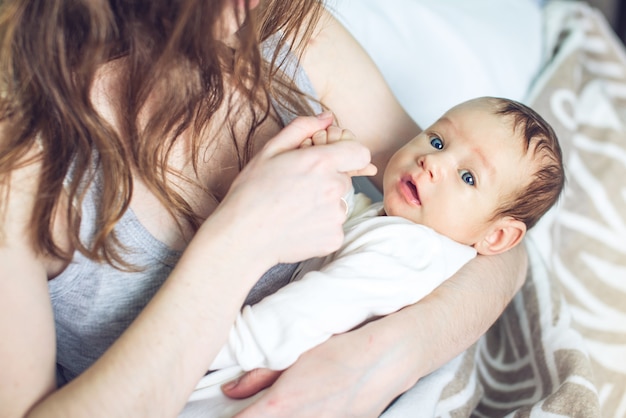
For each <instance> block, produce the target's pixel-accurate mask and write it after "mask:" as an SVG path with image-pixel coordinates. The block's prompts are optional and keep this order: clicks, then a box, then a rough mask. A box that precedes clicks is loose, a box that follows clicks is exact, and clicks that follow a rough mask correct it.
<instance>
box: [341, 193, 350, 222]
mask: <svg viewBox="0 0 626 418" xmlns="http://www.w3.org/2000/svg"><path fill="white" fill-rule="evenodd" d="M339 199H341V202H342V203H343V206H344V207H345V214H344V215H345V216H346V217H348V212H350V206H349V205H348V201H347V200H346V198H345V197H340V198H339Z"/></svg>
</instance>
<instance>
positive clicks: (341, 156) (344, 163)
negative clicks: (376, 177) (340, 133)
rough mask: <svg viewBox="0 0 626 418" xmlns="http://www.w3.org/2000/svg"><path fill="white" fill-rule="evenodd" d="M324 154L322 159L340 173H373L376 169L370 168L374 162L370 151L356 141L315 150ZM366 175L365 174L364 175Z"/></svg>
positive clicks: (328, 145)
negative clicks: (371, 162)
mask: <svg viewBox="0 0 626 418" xmlns="http://www.w3.org/2000/svg"><path fill="white" fill-rule="evenodd" d="M313 150H317V151H318V152H320V153H322V158H323V159H324V160H325V161H327V162H328V163H329V164H332V165H333V166H334V167H335V169H336V170H337V171H338V172H340V173H351V172H360V171H362V170H365V171H364V172H367V173H369V172H372V171H373V170H374V173H373V174H376V172H375V170H376V168H375V167H374V166H371V167H370V165H371V164H370V161H371V160H372V156H371V153H370V151H369V149H367V147H366V146H364V145H363V144H361V143H359V142H356V141H338V142H333V143H331V144H327V145H324V146H322V147H317V148H313ZM364 175H365V174H364Z"/></svg>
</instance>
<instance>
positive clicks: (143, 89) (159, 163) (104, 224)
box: [0, 0, 320, 266]
mask: <svg viewBox="0 0 626 418" xmlns="http://www.w3.org/2000/svg"><path fill="white" fill-rule="evenodd" d="M228 2H232V3H235V0H3V1H2V2H1V5H0V8H1V9H0V118H1V120H2V124H3V125H4V126H5V128H4V129H3V132H2V135H3V138H2V139H1V141H0V144H1V145H0V187H2V190H3V191H4V193H8V187H9V186H8V185H9V184H10V183H9V182H10V175H11V172H12V171H13V170H15V169H16V168H18V167H19V166H21V165H23V164H28V163H30V162H32V159H31V161H25V159H26V158H25V157H26V155H31V154H32V151H33V150H34V149H39V150H40V152H38V153H37V156H36V159H37V161H38V162H39V163H40V164H41V168H42V170H41V178H40V180H39V189H38V192H37V193H38V195H37V200H36V201H37V204H36V205H35V209H34V212H33V214H32V222H31V224H32V239H33V241H34V245H35V248H36V249H37V250H38V251H39V252H41V253H43V254H50V255H53V256H56V257H60V258H62V259H65V260H69V259H70V257H71V252H64V251H62V250H61V248H60V247H59V246H57V245H56V243H55V242H54V240H53V238H52V231H51V226H52V220H53V214H54V211H55V210H56V208H57V207H58V203H59V200H60V196H61V193H62V192H63V188H64V182H66V181H67V180H68V179H69V180H70V182H69V184H68V185H67V191H68V193H69V199H70V200H69V201H70V202H73V203H74V204H71V205H69V206H70V208H69V209H68V212H67V219H68V224H69V225H70V238H71V243H72V250H73V249H78V250H80V251H81V252H82V253H83V254H85V255H87V256H88V257H90V258H92V259H95V260H100V261H106V262H109V263H112V264H115V265H118V266H125V263H124V261H123V257H121V252H120V247H119V243H118V242H117V240H116V237H115V233H114V231H113V227H114V225H115V224H116V222H117V221H118V220H119V219H120V217H121V216H122V214H123V213H124V211H125V210H126V209H127V207H128V205H129V202H130V198H131V194H132V190H133V181H132V177H131V170H134V171H136V172H137V173H139V175H140V176H141V178H142V181H143V182H145V183H146V184H147V185H148V187H149V188H150V189H151V191H152V192H153V193H154V194H155V195H156V196H157V197H158V198H159V199H160V200H161V202H163V203H164V204H165V206H166V207H168V208H170V211H171V213H172V215H174V216H175V217H176V218H177V219H183V220H184V221H183V222H186V223H188V224H189V225H191V226H192V227H194V228H197V227H198V225H199V222H200V220H199V219H198V217H197V215H196V214H195V213H194V212H193V210H192V209H191V206H190V204H189V203H188V202H186V201H185V199H184V198H183V197H182V196H181V195H180V194H179V193H177V192H176V190H174V189H173V188H172V187H171V185H168V183H167V182H166V174H167V171H168V169H167V161H168V157H169V154H170V151H171V149H172V145H173V143H174V142H175V141H176V139H177V138H179V136H180V134H181V133H182V132H183V131H185V130H187V129H188V128H191V130H192V132H193V133H194V135H193V136H192V137H193V138H196V140H194V141H193V144H194V145H193V147H192V148H193V153H192V155H191V156H190V159H191V162H192V163H193V164H194V167H196V163H197V161H198V149H199V146H200V144H199V142H198V141H197V138H198V137H199V134H200V133H201V132H202V131H203V130H204V129H206V127H207V126H208V125H209V123H211V122H212V116H213V115H214V114H215V112H216V111H217V110H218V108H220V107H222V106H224V105H226V106H227V108H228V109H229V111H230V112H231V113H232V112H236V111H237V109H236V108H234V106H235V105H234V104H232V103H231V101H230V100H229V94H230V93H229V91H230V90H227V89H225V84H224V83H225V80H228V82H229V83H232V84H234V86H235V91H236V92H237V95H238V97H244V100H239V101H237V102H238V103H239V104H238V106H241V104H242V103H243V105H244V106H245V107H246V109H249V110H250V111H251V112H250V113H251V114H252V118H251V119H252V120H251V121H250V126H249V131H250V134H249V135H248V137H247V139H245V141H244V142H243V143H244V144H245V145H244V146H243V147H237V155H238V158H239V165H240V167H241V166H243V165H244V164H245V163H246V161H247V160H248V159H249V158H250V156H251V155H250V154H251V150H252V147H253V144H252V143H251V142H252V141H251V137H252V134H253V132H254V130H255V128H256V127H258V126H259V124H260V123H261V122H262V121H263V120H264V119H265V118H267V117H268V115H269V109H270V106H271V105H270V101H269V97H270V96H272V97H277V98H278V99H279V100H281V101H282V102H283V103H284V104H286V105H288V106H290V107H291V108H292V109H293V110H294V111H296V112H298V113H302V112H306V111H310V109H308V108H307V105H306V101H305V100H304V98H303V97H302V95H298V94H296V95H294V94H293V93H294V92H296V93H297V89H296V88H295V86H294V85H293V83H292V82H291V81H290V80H289V79H288V78H287V77H284V76H282V77H281V76H280V75H281V72H280V70H279V64H280V62H279V61H280V60H279V57H278V55H275V56H274V59H272V60H270V62H269V63H268V62H265V60H263V59H262V57H261V53H260V47H259V43H260V42H261V41H263V40H266V39H267V38H269V37H270V36H272V35H275V34H277V33H278V34H279V35H278V37H279V44H281V45H285V47H287V48H292V49H298V47H299V45H298V44H296V45H294V42H295V40H296V39H304V40H306V39H307V37H308V36H309V35H310V31H311V27H312V25H311V24H310V23H312V22H315V21H316V20H317V19H318V17H319V13H320V4H319V2H318V1H315V0H297V1H296V0H289V1H284V0H267V1H263V0H262V1H261V5H260V6H259V7H257V8H256V9H254V10H252V11H250V10H249V0H245V1H243V3H244V4H245V7H244V9H243V10H242V11H241V13H240V14H241V15H240V16H239V18H240V19H241V21H243V22H244V23H243V25H242V27H241V28H240V30H239V31H238V46H237V48H230V47H228V46H227V45H225V44H224V43H223V42H221V41H220V40H218V39H215V37H214V36H213V35H215V34H216V33H219V31H220V26H219V25H220V24H221V22H222V11H223V10H224V8H225V7H226V5H227V3H228ZM120 57H124V58H125V62H126V64H125V67H124V68H127V69H128V71H126V72H125V73H124V78H123V79H122V83H123V85H122V86H123V91H124V93H125V97H123V100H122V103H120V104H119V106H120V109H118V110H119V111H120V114H122V115H124V117H125V119H124V121H123V123H124V126H122V129H123V131H124V133H123V135H125V136H128V138H129V139H130V140H128V139H127V140H124V141H123V140H122V138H120V135H119V134H118V133H117V132H116V131H115V130H114V129H112V127H111V126H110V125H109V124H107V123H106V122H105V121H104V120H103V119H102V118H101V117H100V115H99V114H98V113H97V112H96V111H95V109H94V107H93V105H92V103H91V100H90V91H91V87H92V85H93V82H94V79H95V74H96V71H97V70H98V69H99V68H101V66H102V65H103V64H104V63H107V62H110V61H112V60H114V59H116V58H120ZM155 91H158V93H159V100H158V101H157V102H158V103H156V104H153V103H151V104H150V106H151V108H150V109H151V110H150V112H151V113H150V114H151V117H150V120H149V121H148V123H147V124H145V125H143V126H142V127H139V124H138V115H139V112H140V110H141V109H142V108H143V107H144V105H145V104H146V101H147V99H148V96H149V95H151V94H153V93H154V92H155ZM231 93H232V92H231ZM294 97H295V98H294ZM222 122H223V121H221V120H220V121H217V120H216V121H215V123H222ZM226 128H228V126H226ZM164 133H169V134H168V135H167V138H164ZM237 143H238V142H237V141H236V140H235V139H233V144H234V145H235V146H237ZM94 166H95V167H97V172H98V173H99V174H98V175H101V176H102V177H101V178H102V182H101V183H102V190H101V193H100V196H101V199H102V201H101V204H100V205H99V206H98V207H99V209H98V213H97V218H96V225H97V227H98V228H97V232H96V236H95V237H94V240H93V242H92V243H82V242H81V241H80V239H79V226H80V220H81V214H80V209H79V208H80V203H81V201H82V198H83V196H84V192H85V187H84V185H85V180H92V177H93V175H94V170H92V168H93V167H94ZM70 170H71V175H69V176H68V174H69V173H70ZM3 196H6V194H5V195H3ZM3 200H5V199H3ZM4 209H5V208H4V207H3V208H2V210H3V212H4ZM5 239H6V238H5Z"/></svg>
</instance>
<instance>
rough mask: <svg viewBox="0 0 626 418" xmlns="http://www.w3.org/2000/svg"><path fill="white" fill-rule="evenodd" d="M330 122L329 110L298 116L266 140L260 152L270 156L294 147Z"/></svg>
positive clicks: (331, 117)
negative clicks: (315, 114) (312, 114)
mask: <svg viewBox="0 0 626 418" xmlns="http://www.w3.org/2000/svg"><path fill="white" fill-rule="evenodd" d="M331 123H333V114H332V113H331V112H324V113H321V114H319V115H317V116H302V117H298V118H296V119H294V120H293V121H292V122H291V123H290V124H289V125H287V126H285V128H283V129H282V130H281V131H280V132H279V133H278V134H277V135H276V136H275V137H274V138H272V139H271V140H270V141H268V143H267V144H266V145H265V148H264V149H263V151H262V152H263V153H265V154H268V155H270V156H272V155H276V154H280V153H282V152H285V151H289V150H292V149H296V148H298V147H300V145H301V144H302V142H303V141H304V140H305V139H306V138H310V137H312V136H313V135H314V134H315V133H316V132H318V131H320V130H323V129H326V128H328V127H329V126H330V124H331Z"/></svg>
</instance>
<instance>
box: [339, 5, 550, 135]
mask: <svg viewBox="0 0 626 418" xmlns="http://www.w3.org/2000/svg"><path fill="white" fill-rule="evenodd" d="M328 7H329V9H331V11H333V13H334V14H335V16H336V17H337V18H338V19H339V20H340V21H341V22H342V23H343V24H344V25H345V26H346V27H347V28H348V30H349V31H350V32H351V33H352V34H353V36H354V37H355V38H356V39H357V41H359V42H360V43H361V44H362V45H363V47H364V48H365V50H366V51H367V52H368V53H369V54H370V56H371V57H372V58H373V60H374V61H375V62H376V64H377V65H378V66H379V68H380V70H381V72H382V73H383V76H384V77H385V79H386V80H387V82H388V83H389V85H390V86H391V89H392V90H393V92H394V94H396V96H397V97H398V100H399V101H400V103H401V104H402V105H403V106H404V107H405V109H406V110H407V112H408V113H409V114H410V115H411V117H413V118H414V119H415V121H417V122H418V123H419V124H420V126H422V127H423V128H425V127H427V126H429V125H430V124H431V123H433V122H434V121H435V120H436V119H437V118H438V117H439V116H441V114H442V113H444V112H445V111H446V110H447V109H449V108H450V107H452V106H454V105H455V104H457V103H460V102H462V101H464V100H467V99H470V98H473V97H477V96H485V95H490V96H501V97H508V98H511V99H515V100H520V101H523V100H524V99H525V97H526V92H527V91H528V88H529V87H530V84H531V82H532V81H533V79H534V77H535V76H536V74H537V73H538V72H539V69H540V66H541V57H542V50H541V48H542V42H541V39H542V15H541V8H540V7H539V6H538V4H537V2H536V1H535V0H331V1H329V5H328Z"/></svg>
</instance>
